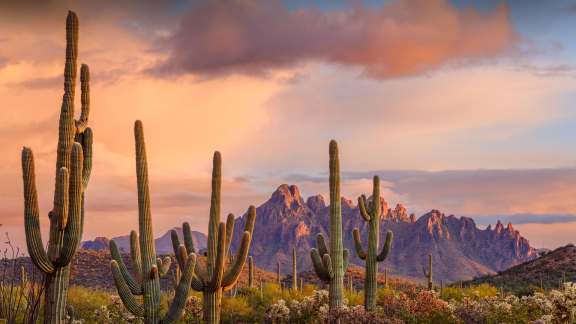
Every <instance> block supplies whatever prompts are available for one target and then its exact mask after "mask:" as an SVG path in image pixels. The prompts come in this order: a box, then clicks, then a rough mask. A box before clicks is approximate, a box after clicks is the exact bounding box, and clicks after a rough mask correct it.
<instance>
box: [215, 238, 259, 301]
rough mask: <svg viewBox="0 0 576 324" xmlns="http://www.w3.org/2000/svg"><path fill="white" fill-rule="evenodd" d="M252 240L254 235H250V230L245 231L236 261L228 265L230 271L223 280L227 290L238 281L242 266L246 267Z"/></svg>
mask: <svg viewBox="0 0 576 324" xmlns="http://www.w3.org/2000/svg"><path fill="white" fill-rule="evenodd" d="M251 240H252V235H250V233H249V232H248V231H245V232H244V234H242V239H241V240H240V246H239V247H238V250H237V251H236V256H235V257H234V262H233V263H232V264H231V265H230V266H229V267H228V271H227V272H226V275H224V279H223V280H222V286H223V288H224V289H225V290H228V289H229V288H232V286H234V284H235V283H236V281H238V277H240V273H241V272H242V268H244V264H245V263H246V258H247V257H248V252H249V250H250V242H251Z"/></svg>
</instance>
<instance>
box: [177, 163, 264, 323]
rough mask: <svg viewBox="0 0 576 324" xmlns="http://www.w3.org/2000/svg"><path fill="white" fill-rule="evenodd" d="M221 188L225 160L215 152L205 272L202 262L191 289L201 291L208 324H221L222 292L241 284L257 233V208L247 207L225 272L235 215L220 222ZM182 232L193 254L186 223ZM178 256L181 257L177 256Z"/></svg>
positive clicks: (181, 264) (180, 264)
mask: <svg viewBox="0 0 576 324" xmlns="http://www.w3.org/2000/svg"><path fill="white" fill-rule="evenodd" d="M221 186H222V158H221V156H220V152H215V153H214V160H213V168H212V196H211V199H210V221H209V223H208V244H207V252H206V257H207V259H206V269H201V268H200V266H199V263H196V269H195V273H194V276H193V278H192V289H194V290H196V291H200V292H202V295H203V299H204V305H203V308H204V309H203V313H204V314H203V316H204V321H206V322H207V323H209V324H211V323H219V322H220V306H221V303H222V293H223V292H224V291H228V290H230V289H231V288H232V287H233V286H234V285H235V284H236V282H237V281H238V277H239V276H240V273H241V272H242V269H243V268H244V264H245V263H246V257H247V256H248V251H249V249H250V242H251V240H252V232H253V230H254V222H255V221H256V208H254V206H250V207H249V208H248V212H247V220H246V224H245V227H244V233H243V234H242V239H241V240H240V245H239V246H238V250H237V252H236V254H234V260H233V262H232V263H231V265H230V266H229V267H228V268H227V269H225V268H226V266H225V262H224V260H226V256H227V252H228V251H229V249H230V244H231V243H232V235H233V233H234V215H233V214H229V215H228V218H227V220H226V224H224V223H223V222H220V188H221ZM182 231H183V232H184V246H185V250H188V251H194V243H193V242H192V235H191V233H190V225H189V224H188V223H184V224H183V226H182ZM171 236H172V246H173V247H177V246H180V242H179V239H178V235H177V233H176V232H175V231H172V235H171ZM176 256H178V254H177V255H176ZM177 259H178V258H177ZM178 265H179V266H180V267H183V266H184V263H183V262H181V260H180V259H178Z"/></svg>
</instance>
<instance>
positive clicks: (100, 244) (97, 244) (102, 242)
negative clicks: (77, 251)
mask: <svg viewBox="0 0 576 324" xmlns="http://www.w3.org/2000/svg"><path fill="white" fill-rule="evenodd" d="M108 243H110V240H109V239H108V238H106V237H97V238H95V239H94V240H92V241H85V242H82V244H81V245H80V247H81V248H82V249H87V250H96V251H99V250H106V249H108Z"/></svg>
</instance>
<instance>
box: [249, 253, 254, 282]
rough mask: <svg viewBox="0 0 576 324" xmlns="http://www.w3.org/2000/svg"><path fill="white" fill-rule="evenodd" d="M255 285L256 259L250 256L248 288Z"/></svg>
mask: <svg viewBox="0 0 576 324" xmlns="http://www.w3.org/2000/svg"><path fill="white" fill-rule="evenodd" d="M252 287H254V260H253V259H252V256H249V257H248V288H252Z"/></svg>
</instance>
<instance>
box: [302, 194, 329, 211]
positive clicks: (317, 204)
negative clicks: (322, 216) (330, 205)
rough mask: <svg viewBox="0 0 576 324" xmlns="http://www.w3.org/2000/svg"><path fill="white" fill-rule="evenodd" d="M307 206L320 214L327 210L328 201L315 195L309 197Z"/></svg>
mask: <svg viewBox="0 0 576 324" xmlns="http://www.w3.org/2000/svg"><path fill="white" fill-rule="evenodd" d="M306 205H308V208H310V209H311V210H312V211H313V212H318V211H320V210H322V209H324V208H326V201H324V197H322V195H315V196H311V197H308V199H307V200H306Z"/></svg>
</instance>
